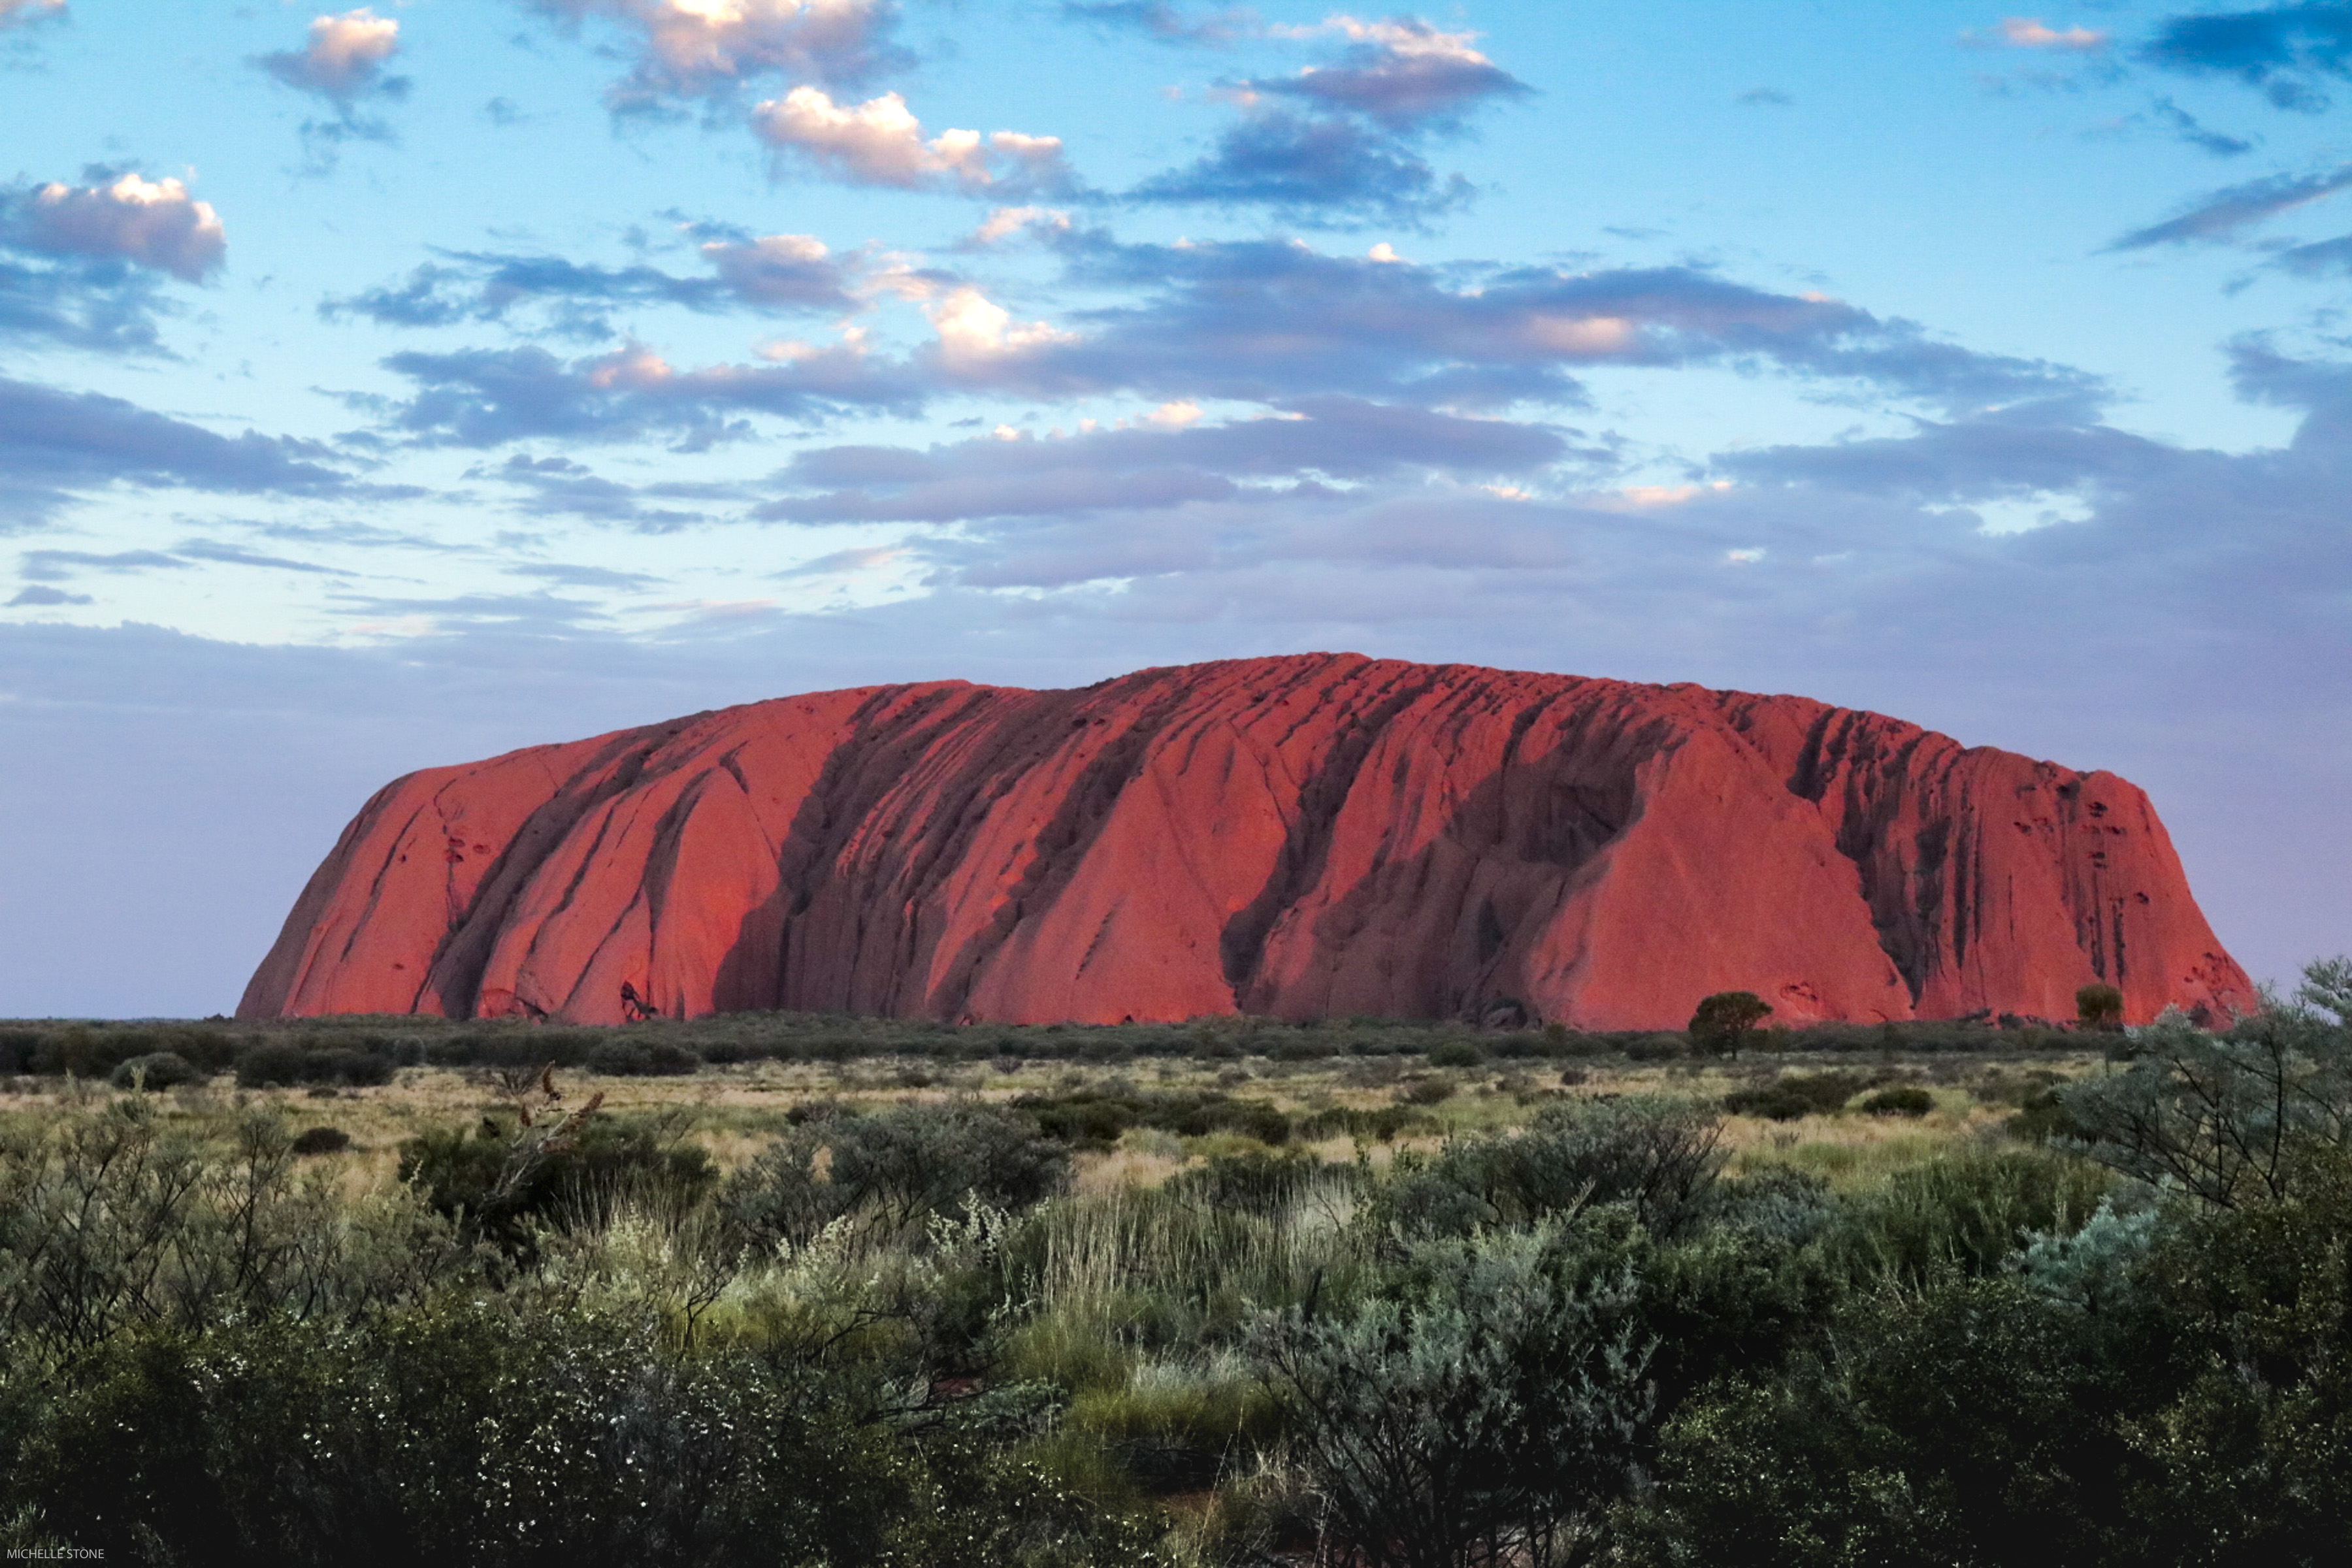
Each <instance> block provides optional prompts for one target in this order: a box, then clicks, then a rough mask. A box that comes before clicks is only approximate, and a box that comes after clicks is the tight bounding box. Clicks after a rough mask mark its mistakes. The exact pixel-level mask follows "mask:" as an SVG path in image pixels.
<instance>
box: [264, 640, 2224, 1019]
mask: <svg viewBox="0 0 2352 1568" xmlns="http://www.w3.org/2000/svg"><path fill="white" fill-rule="evenodd" d="M2094 981H2105V982H2107V983H2110V984H2115V985H2116V986H2117V987H2119V988H2120V989H2121V990H2122V992H2123V994H2124V996H2125V999H2126V1014H2127V1016H2129V1017H2131V1018H2133V1019H2136V1020H2137V1019H2146V1018H2148V1017H2151V1016H2154V1015H2155V1014H2156V1013H2158V1011H2160V1010H2161V1009H2163V1008H2164V1007H2165V1006H2167V1005H2173V1004H2178V1005H2182V1006H2185V1007H2189V1008H2191V1009H2200V1008H2201V1009H2203V1010H2205V1011H2206V1012H2208V1013H2209V1014H2217V1015H2218V1014H2225V1013H2226V1012H2227V1011H2229V1010H2231V1009H2232V1008H2240V1007H2243V1006H2245V1005H2249V1004H2250V1003H2251V1002H2252V987H2251V986H2250V985H2249V984H2247V981H2246V977H2245V974H2244V973H2243V972H2242V971H2241V970H2240V969H2239V967H2238V965H2237V964H2236V963H2234V962H2233V961H2232V960H2231V958H2230V956H2229V955H2228V954H2227V953H2226V952H2223V951H2222V949H2221V944H2220V943H2219V942H2217V941H2215V939H2214V937H2213V933H2212V932H2211V931H2210V929H2208V927H2207V925H2206V923H2205V920H2204V917H2203V916H2202V915H2201V914H2200V912H2199V910H2198V908H2197V905H2196V902H2195V900H2193V899H2191V898H2190V896H2189V888H2188V884H2187V882H2186V881H2185V880H2184V879H2183V877H2182V875H2181V870H2180V865H2179V858H2178V857H2177V856H2175V854H2174V853H2173V849H2172V846H2171V842H2170V840H2169V839H2168V837H2166V835H2165V831H2164V827H2163V825H2162V824H2161V823H2159V822H2158V820H2157V816H2156V813H2155V811H2154V810H2153V809H2152V808H2151V807H2150V805H2149V804H2148V801H2147V796H2146V795H2142V794H2141V793H2140V791H2139V790H2138V789H2137V788H2135V787H2134V786H2133V785H2131V784H2127V783H2126V782H2125V781H2124V780H2122V779H2120V778H2117V777H2116V776H2115V775H2113V774H2112V773H2075V772H2073V771H2071V770H2069V769H2065V768H2062V767H2058V766H2055V765H2053V764H2052V763H2039V762H2034V761H2032V760H2030V759H2028V758H2025V757H2021V756H2016V755H2013V754H2011V753H2009V752H1997V751H1991V750H1986V749H1982V748H1978V749H1969V748H1964V747H1962V746H1961V745H1959V744H1958V742H1954V741H1952V740H1950V739H1948V738H1947V737H1945V736H1942V735H1938V734H1934V733H1931V732H1930V731H1925V730H1921V729H1919V728H1917V727H1916V726H1915V725H1911V724H1906V723H1903V722H1900V721H1896V720H1893V719H1888V718H1884V717H1882V716H1880V715H1877V714H1874V713H1864V712H1857V711H1853V710H1847V709H1839V708H1832V707H1829V706H1826V705H1824V704H1822V703H1819V702H1813V701H1809V700H1805V699H1803V698H1797V697H1756V696H1748V695H1744V694H1741V693H1738V692H1724V691H1709V690H1706V689H1701V688H1698V687H1695V686H1664V687H1661V686H1637V685H1630V684H1626V683H1622V682H1618V681H1609V680H1586V679H1577V678H1574V677H1570V676H1559V675H1530V674H1519V673H1510V672H1505V671H1499V670H1492V669H1481V668H1473V667H1468V666H1461V665H1445V666H1429V665H1414V664H1404V663H1398V662H1395V661H1392V660H1380V659H1369V658H1360V657H1357V656H1354V655H1309V656H1300V657H1297V658H1264V659H1242V660H1234V661H1229V662H1223V663H1216V664H1203V665H1192V666H1186V667H1182V668H1169V669H1150V670H1143V671H1139V672H1138V673H1137V674H1134V675H1130V676H1126V677H1123V678H1121V679H1117V680H1111V681H1106V682H1104V683H1102V684H1100V685H1098V686H1094V687H1089V688H1087V689H1084V690H1077V691H1019V690H1011V689H999V688H989V687H978V686H971V685H966V684H963V683H961V682H940V683H936V684H929V685H918V686H889V687H873V688H866V689H858V690H853V691H830V692H822V693H818V694H815V695H812V696H805V697H789V698H783V699H781V700H776V701H772V702H761V703H754V704H752V705H751V706H748V707H742V708H732V709H727V710H721V711H718V712H711V713H702V714H697V715H695V716H693V717H691V718H687V719H680V720H676V721H670V722H667V723H662V724H654V725H648V726H646V727H645V728H643V729H637V730H628V731H620V732H617V733H614V734H610V735H603V736H598V737H596V738H595V739H593V740H587V741H579V742H572V743H570V744H567V745H556V746H535V747H531V748H530V749H528V750H525V751H520V752H509V753H508V754H507V755H505V756H502V757H496V758H492V759H490V760H489V761H488V762H481V763H467V764H465V765H462V766H457V767H446V768H432V769H427V770H425V771H424V772H422V773H411V774H409V775H408V776H407V777H405V778H403V779H399V780H396V781H394V783H393V784H389V785H387V786H385V788H384V789H383V791H381V792H380V793H379V794H378V795H376V796H375V798H374V799H373V800H371V801H369V802H368V804H367V805H366V807H365V808H364V809H363V810H362V811H361V813H360V815H359V816H357V817H356V818H355V819H354V820H353V821H352V824H351V826H349V827H347V828H345V829H344V831H343V835H342V837H341V840H340V841H339V842H338V843H337V844H336V846H335V847H334V850H333V852H332V853H331V854H330V855H329V856H328V858H327V859H326V862H325V863H324V864H323V865H321V866H320V868H319V870H318V872H317V874H316V875H314V876H313V877H312V878H311V879H310V885H309V887H308V888H306V889H304V891H303V893H302V896H301V899H300V900H299V902H298V903H297V904H296V905H295V907H294V910H293V912H292V914H291V915H289V917H288V920H287V922H286V927H285V930H284V931H283V932H282V933H281V934H280V936H279V937H278V943H277V945H276V946H275V947H274V948H272V949H271V951H270V952H269V955H268V958H267V959H266V960H265V961H264V962H263V963H262V965H261V967H260V969H259V971H258V972H257V973H256V974H255V975H254V977H253V981H252V984H250V985H249V986H247V990H246V994H245V999H244V1002H243V1003H242V1005H240V1007H239V1009H238V1012H239V1016H245V1017H280V1016H310V1015H317V1014H327V1013H374V1012H386V1013H409V1012H416V1013H428V1014H438V1015H446V1016H457V1017H469V1016H533V1017H548V1018H561V1019H566V1020H572V1021H575V1022H583V1023H613V1022H619V1021H622V1020H623V1019H624V1018H625V1016H629V1015H630V1014H631V1013H632V1012H633V1011H634V1010H635V1007H636V1006H637V1005H638V1002H639V1001H641V1002H642V1004H643V1005H645V1006H646V1007H648V1008H650V1009H651V1010H652V1011H653V1012H655V1013H657V1014H660V1015H662V1016H672V1017H692V1016H701V1015H704V1014H709V1013H714V1012H733V1011H741V1010H747V1009H772V1008H783V1009H795V1010H812V1011H824V1010H844V1011H853V1012H860V1013H875V1014H886V1015H892V1016H901V1017H924V1018H937V1019H945V1020H973V1021H992V1022H1003V1023H1042V1022H1057V1021H1072V1022H1099V1023H1115V1022H1119V1021H1122V1020H1128V1019H1133V1020H1138V1021H1143V1020H1155V1019H1158V1020H1170V1019H1182V1018H1189V1017H1196V1016H1204V1015H1213V1014H1228V1013H1233V1012H1235V1011H1242V1012H1248V1013H1255V1014H1265V1015H1271V1016H1279V1017H1287V1018H1303V1017H1312V1016H1349V1015H1374V1016H1391V1017H1397V1016H1413V1017H1451V1016H1464V1017H1472V1018H1482V1017H1488V1016H1496V1015H1497V1014H1501V1015H1503V1016H1518V1015H1522V1014H1523V1015H1524V1016H1527V1017H1528V1018H1529V1019H1531V1020H1546V1021H1549V1020H1560V1021H1564V1022H1567V1023H1570V1024H1572V1025H1577V1026H1584V1027H1592V1028H1603V1027H1614V1028H1632V1027H1654V1026H1679V1025H1680V1024H1682V1023H1683V1022H1684V1021H1685V1020H1686V1019H1687V1018H1688V1017H1689V1016H1690V1013H1691V1010H1692V1008H1693V1006H1694V1005H1696V1002H1697V1001H1698V999H1699V998H1700V997H1702V996H1704V995H1706V994H1708V993H1710V992H1715V991H1723V990H1733V989H1738V990H1748V991H1754V992H1757V993H1758V994H1760V995H1762V996H1764V997H1765V998H1766V1000H1768V1001H1769V1002H1771V1003H1772V1004H1773V1005H1774V1007H1775V1008H1776V1009H1777V1010H1778V1017H1779V1021H1785V1022H1802V1021H1808V1020H1814V1019H1858V1020H1877V1019H1902V1018H1912V1017H1958V1016H1967V1015H1970V1014H1974V1013H1980V1012H1984V1011H1987V1010H1990V1011H1991V1012H1994V1013H2016V1014H2022V1015H2031V1016H2043V1017H2067V1016H2072V1015H2073V1012H2074V992H2075V990H2076V988H2077V987H2079V986H2082V985H2084V984H2090V983H2092V982H2094ZM632 999H636V1000H632Z"/></svg>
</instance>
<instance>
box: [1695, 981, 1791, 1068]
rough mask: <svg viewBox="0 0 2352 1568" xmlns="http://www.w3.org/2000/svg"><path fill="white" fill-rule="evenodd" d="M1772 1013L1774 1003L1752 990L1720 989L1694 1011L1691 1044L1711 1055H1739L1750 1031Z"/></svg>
mask: <svg viewBox="0 0 2352 1568" xmlns="http://www.w3.org/2000/svg"><path fill="white" fill-rule="evenodd" d="M1770 1016H1772V1004H1770V1003H1769V1002H1767V1001H1765V1000H1764V998H1762V997H1761V996H1759V995H1758V994H1756V993H1755V992H1753V991H1718V992H1717V993H1716V994H1714V995H1712V996H1709V997H1707V998H1706V1000H1705V1001H1703V1002H1701V1003H1700V1004H1699V1005H1698V1011H1697V1012H1696V1013H1694V1014H1692V1015H1691V1021H1690V1038H1691V1045H1692V1046H1693V1047H1695V1048H1696V1049H1698V1050H1701V1051H1704V1052H1706V1054H1707V1055H1708V1056H1711V1057H1736V1056H1738V1054H1739V1047H1740V1044H1741V1042H1742V1041H1744V1040H1746V1039H1747V1037H1748V1033H1749V1031H1751V1030H1753V1029H1754V1028H1755V1027H1756V1026H1757V1025H1759V1024H1760V1023H1762V1022H1763V1021H1764V1020H1765V1019H1767V1018H1769V1017H1770Z"/></svg>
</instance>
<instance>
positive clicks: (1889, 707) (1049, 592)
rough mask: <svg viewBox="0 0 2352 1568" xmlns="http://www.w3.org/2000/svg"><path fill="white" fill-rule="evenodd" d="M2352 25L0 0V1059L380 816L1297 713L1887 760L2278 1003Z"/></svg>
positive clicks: (2340, 276) (200, 990)
mask: <svg viewBox="0 0 2352 1568" xmlns="http://www.w3.org/2000/svg"><path fill="white" fill-rule="evenodd" d="M2347 192H2352V4H2343V5H2336V4H2287V5H2272V6H2268V7H2256V8H2251V9H2227V8H2218V9H2201V10H2200V9H2196V8H2192V7H2189V6H2186V5H2182V4H2180V3H2179V0H2171V3H2163V4H2143V3H2127V0H2082V3H2080V4H2077V5H2074V6H2073V7H2071V8H2069V9H2066V10H2063V11H2045V12H2035V13H2012V12H2010V11H2006V10H2003V9H2002V8H2001V7H2000V5H1997V4H1993V5H1977V4H1949V3H1945V0H1847V3H1844V4H1837V5H1831V4H1822V3H1810V0H1808V3H1798V0H1737V3H1732V0H1643V3H1641V4H1633V3H1630V0H1622V3H1621V0H1550V3H1547V4H1541V5H1535V4H1528V3H1527V0H1516V3H1509V4H1504V3H1491V4H1488V3H1480V4H1461V5H1444V6H1438V7H1433V8H1431V9H1427V10H1422V11H1403V12H1395V11H1387V10H1379V9H1364V10H1344V9H1335V8H1333V6H1332V5H1328V4H1318V5H1285V4H1274V3H1267V4H1262V5H1255V6H1214V5H1197V4H1181V3H1178V0H408V3H400V0H390V3H385V4H379V5H374V6H373V7H363V8H361V9H357V10H321V9H319V8H318V7H316V6H315V5H289V4H276V3H268V0H257V3H246V4H231V3H225V0H0V1016H52V1015H55V1016H193V1015H204V1014H209V1013H213V1012H215V1011H226V1010H229V1009H231V1008H233V1007H234V1005H235V1004H236V997H237V994H238V993H239V991H240V990H241V989H242V987H243V985H244V983H245V980H246V978H247V975H248V974H249V973H251V971H252V969H253V967H254V965H255V964H256V963H258V961H259V960H260V958H261V955H262V954H263V952H265V951H266V950H267V949H268V945H269V943H270V942H271V941H272V940H273V939H274V937H275V936H276V934H277V931H278V924H279V922H280V921H282V920H283V919H284V917H285V914H286V911H287V910H288V909H289V907H290V906H291V904H292V903H293V900H294V899H295V897H296V895H297V894H298V893H299V890H300V889H301V887H302V884H303V882H304V880H305V879H307V878H308V876H309V875H310V871H311V869H312V868H314V867H315V866H316V865H317V863H318V862H319V860H320V858H322V857H323V856H324V855H325V853H326V852H327V851H328V849H329V848H330V847H331V846H332V844H333V842H334V839H335V836H336V834H337V833H338V832H339V831H340V829H341V826H342V825H343V823H344V822H345V821H347V820H348V819H349V818H350V816H352V813H353V812H355V811H356V810H357V809H358V808H359V806H360V805H362V802H363V801H364V800H365V799H366V797H367V795H369V794H370V793H371V792H372V791H373V790H374V789H375V788H376V787H377V786H378V785H380V784H383V783H384V782H386V781H387V780H389V779H391V778H392V777H394V776H395V775H396V774H399V773H404V772H407V771H409V770H411V769H414V768H417V767H423V766H429V765H437V764H441V763H454V762H461V761H466V760H468V759H471V758H475V757H479V756H484V755H488V754H492V753H495V752H502V751H506V750H509V749H512V748H514V747H518V746H523V745H530V744H535V743H539V742H550V741H558V740H567V739H572V738H576V737H578V736H582V735H585V734H591V733H595V732H599V731H604V730H609V729H613V728H617V727H620V726H624V725H627V724H634V723H642V722H649V721H656V720H659V719H664V718H668V717H672V716H675V715H678V714H682V713H687V712H692V711H696V710H703V709H709V708H715V707H720V706H724V705H727V704H730V703H736V702H744V701H752V700H759V699H761V698H766V697H773V696H782V695H785V694H789V693H793V692H798V691H805V690H815V689H831V688H836V687H844V686H856V685H866V684H871V683H876V682H881V681H894V680H908V679H970V680H975V681H984V682H993V683H1000V684H1010V685H1022V686H1068V685H1077V684H1084V683H1087V682H1090V681H1093V680H1097V679H1102V678H1104V677H1106V676H1109V675H1114V674H1118V673H1122V672H1125V671H1127V670H1130V669H1134V668H1142V667H1146V666H1151V665H1164V664H1172V663H1181V662H1188V661H1192V660H1195V659H1206V658H1233V657H1241V656H1248V655H1258V654H1273V653H1287V652H1299V651H1307V650H1313V649H1348V650H1352V651H1357V652H1361V653H1366V654H1371V655H1375V656H1381V657H1391V658H1412V659H1423V660H1432V661H1458V662H1465V663H1475V664H1485V665H1494V666H1500V667H1505V668H1523V669H1540V670H1554V671H1560V672H1565V673H1571V674H1579V675H1590V676H1606V677H1612V678H1618V679H1633V680H1647V681H1684V680H1688V681H1696V682H1699V683H1701V684H1704V685H1706V686H1710V687H1717V688H1733V689H1746V690H1757V691H1791V692H1800V693H1802V694H1804V695H1807V696H1811V697H1816V698H1820V699H1822V700H1828V701H1832V702H1837V703H1842V704H1846V705H1850V706H1854V707H1863V708H1870V709H1875V710H1880V711H1884V712H1888V713H1893V714H1895V715H1897V716H1899V717H1902V718H1905V719H1907V720H1911V721H1915V722H1917V723H1920V724H1924V725H1927V726H1928V727H1930V728H1933V729H1937V730H1941V731H1945V732H1947V733H1949V734H1952V735H1955V736H1957V737H1958V739H1960V740H1961V741H1963V742H1967V743H1969V744H1972V745H1990V746H2000V747H2004V748H2008V749H2011V750H2014V751H2020V752H2028V753H2031V754H2032V755H2035V756H2040V757H2046V758H2050V759H2052V760H2054V761H2057V762H2060V763H2065V764H2066V765H2069V766H2073V767H2078V768H2084V769H2089V768H2106V769H2110V770H2113V771H2115V772H2116V773H2122V774H2123V775H2124V776H2126V777H2127V778H2129V779H2131V780H2133V781H2134V782H2135V783H2137V784H2140V785H2141V786H2143V787H2144V788H2146V789H2147V791H2148V792H2149V793H2150V795H2152V796H2153V797H2154V799H2155V802H2156V805H2157V806H2158V810H2159V812H2160V813H2161V814H2162V815H2163V816H2164V818H2165V820H2166V822H2167V824H2168V826H2169V828H2170V830H2171V833H2172V835H2173V838H2174V841H2175V843H2176V845H2177V846H2178V847H2179V850H2180V852H2181V855H2182V858H2183V860H2184V863H2185V865H2186V867H2187V868H2188V871H2189V879H2190V882H2191V885H2192V887H2193V888H2194V889H2195V891H2196V893H2197V894H2198V896H2199V899H2200V902H2201V904H2202V905H2203V907H2204V909H2205V910H2206V912H2207V914H2208V916H2209V918H2210V920H2211V921H2212V922H2213V924H2214V926H2215V929H2216V930H2217V931H2218V932H2219V934H2220V935H2221V939H2222V940H2223V942H2225V943H2226V944H2228V945H2229V946H2230V948H2231V951H2232V952H2234V953H2235V954H2236V955H2237V956H2238V957H2239V958H2240V959H2241V961H2242V962H2243V963H2245V964H2246V966H2247V968H2248V969H2249V970H2250V971H2251V972H2252V973H2254V974H2255V975H2256V976H2257V977H2258V978H2264V977H2267V978H2276V979H2288V978H2291V977H2292V976H2293V974H2294V972H2295V971H2296V970H2297V969H2298V968H2299V967H2300V966H2301V965H2302V964H2303V963H2305V962H2306V961H2307V960H2309V959H2311V958H2314V957H2317V956H2321V955H2324V954H2330V953H2335V952H2343V951H2346V950H2347V949H2352V824H2348V823H2347V813H2346V811H2345V810H2344V801H2345V797H2346V795H2347V784H2352V318H2347V314H2346V307H2347V280H2352V195H2347V194H2346V193H2347Z"/></svg>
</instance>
